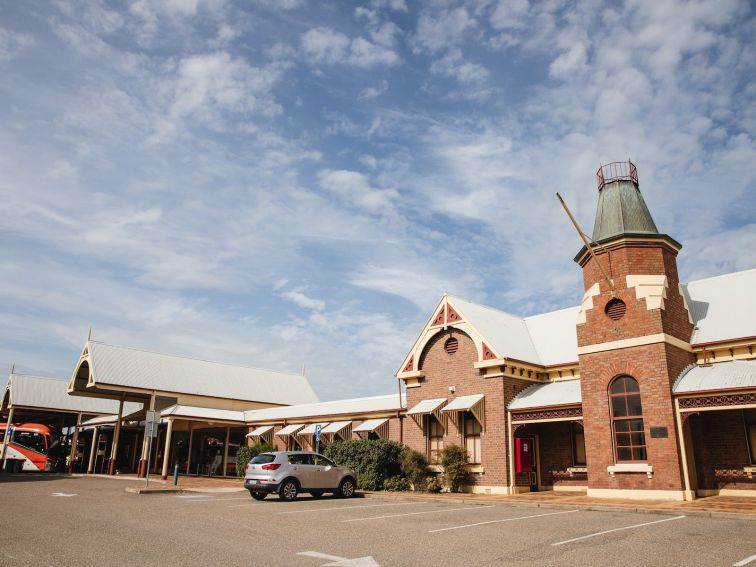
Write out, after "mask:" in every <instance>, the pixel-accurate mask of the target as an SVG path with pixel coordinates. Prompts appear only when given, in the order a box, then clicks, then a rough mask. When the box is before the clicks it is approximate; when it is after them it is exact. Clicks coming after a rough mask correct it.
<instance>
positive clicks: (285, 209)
mask: <svg viewBox="0 0 756 567" xmlns="http://www.w3.org/2000/svg"><path fill="white" fill-rule="evenodd" d="M754 24H755V22H754V10H753V7H752V6H751V5H750V4H749V3H748V2H738V1H735V0H720V1H718V2H685V3H682V2H674V1H669V2H659V1H658V0H654V1H645V0H632V1H628V2H609V3H606V2H597V1H590V0H588V1H581V2H567V1H563V0H546V1H543V2H530V3H529V2H528V0H508V1H502V2H495V1H490V0H488V1H484V0H479V1H471V2H464V3H460V2H451V1H450V2H446V1H437V2H427V3H414V2H404V1H402V0H374V1H371V2H364V3H357V2H328V1H319V2H306V1H304V0H278V1H274V0H258V1H248V2H238V3H234V2H230V1H223V0H207V1H205V0H186V1H181V0H162V1H158V0H155V1H150V0H137V1H133V2H109V3H104V2H97V1H91V2H75V1H71V2H64V1H59V2H49V3H48V2H36V1H33V0H30V1H27V2H11V1H7V2H0V77H1V80H0V121H1V123H2V124H3V128H2V129H0V243H1V246H0V268H2V274H3V277H2V278H0V371H2V372H3V373H4V374H7V370H8V369H9V367H10V364H11V363H12V362H14V361H15V363H16V365H17V367H18V368H19V369H21V370H23V371H27V372H36V373H40V374H44V375H51V376H59V377H63V378H67V377H68V376H69V375H70V373H71V371H72V369H73V367H74V364H75V362H76V359H77V357H78V355H79V352H80V349H81V347H82V345H83V343H84V341H85V339H86V335H87V329H88V328H89V327H90V326H91V327H93V336H94V338H95V339H97V340H102V341H105V342H110V343H113V344H123V345H129V346H136V347H143V348H147V349H151V350H158V351H162V352H170V353H177V354H186V355H190V356H196V357H201V358H208V359H213V360H222V361H228V362H235V363H240V364H247V365H253V366H261V367H267V368H274V369H279V370H289V371H299V370H300V368H301V367H302V365H303V364H304V365H306V369H307V375H308V376H309V378H310V380H311V382H312V384H313V386H314V388H315V390H316V392H317V393H318V395H319V396H320V397H321V399H335V398H339V397H350V396H359V395H370V394H380V393H387V392H392V391H395V381H394V378H393V374H394V372H395V371H396V368H397V366H398V365H399V364H400V363H401V360H402V359H403V357H404V355H405V354H406V352H407V351H408V350H409V348H410V347H411V344H412V342H413V341H414V338H415V336H416V334H417V333H418V332H419V331H420V330H421V328H422V327H423V325H424V324H425V322H426V320H427V318H428V317H429V316H430V311H431V310H432V308H433V307H434V305H435V304H436V302H437V301H438V300H439V299H440V297H441V295H442V294H443V293H444V292H449V293H454V294H458V295H462V296H465V297H468V298H470V299H473V300H477V301H481V302H484V303H487V304H490V305H494V306H496V307H498V308H501V309H504V310H507V311H510V312H513V313H517V314H521V315H528V314H533V313H539V312H544V311H548V310H552V309H558V308H562V307H566V306H571V305H575V304H577V303H578V302H579V300H580V297H581V296H582V282H581V274H580V271H579V269H578V267H577V266H576V265H575V264H574V263H573V261H572V258H573V256H574V254H575V253H576V252H577V251H578V249H579V248H580V244H581V243H580V242H579V241H578V239H577V236H576V235H575V233H574V231H573V229H572V227H571V226H570V224H569V222H568V220H567V219H566V217H565V216H564V214H563V212H562V211H561V209H560V208H559V205H558V203H557V201H556V199H555V198H554V192H555V191H557V190H558V191H560V192H561V193H562V195H563V196H564V197H565V198H566V199H567V201H568V203H569V204H570V205H571V207H572V208H573V210H574V212H575V213H576V215H577V217H578V219H579V221H580V222H581V223H582V224H583V226H584V228H585V229H586V230H589V229H590V228H592V221H593V214H594V211H595V205H596V188H595V181H594V175H595V170H596V169H597V167H598V165H599V163H601V162H604V163H606V162H608V161H614V160H621V159H626V158H628V157H631V158H632V159H633V161H635V162H636V163H637V165H638V170H639V176H640V186H641V191H642V192H643V194H644V196H645V198H646V201H647V203H648V204H649V207H650V209H651V212H652V214H653V216H654V218H655V220H656V223H657V225H658V226H659V228H660V230H662V231H663V232H666V233H668V234H670V235H671V236H673V237H674V238H676V239H678V240H680V241H681V242H682V243H683V244H684V248H683V251H682V253H681V256H680V271H681V277H682V279H683V280H684V281H687V280H691V279H697V278H701V277H707V276H713V275H718V274H722V273H726V272H731V271H736V270H742V269H748V268H753V267H756V230H755V229H756V214H755V212H754V211H756V207H755V206H754V203H756V199H755V197H756V179H755V178H756V144H755V143H754V136H755V135H756V104H754V103H755V102H756V82H755V81H754V79H753V77H755V76H756V69H755V67H756V53H755V49H754V36H753V30H754V29H756V26H754Z"/></svg>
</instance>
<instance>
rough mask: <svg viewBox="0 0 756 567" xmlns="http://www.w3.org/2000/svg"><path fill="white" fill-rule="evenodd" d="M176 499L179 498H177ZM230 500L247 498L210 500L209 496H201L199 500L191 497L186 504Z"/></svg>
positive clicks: (244, 498)
mask: <svg viewBox="0 0 756 567" xmlns="http://www.w3.org/2000/svg"><path fill="white" fill-rule="evenodd" d="M176 498H179V496H177V497H176ZM231 500H249V496H244V497H242V498H211V497H209V496H202V497H200V498H196V497H193V498H191V499H187V500H186V503H187V504H190V503H191V504H195V503H197V502H229V501H231Z"/></svg>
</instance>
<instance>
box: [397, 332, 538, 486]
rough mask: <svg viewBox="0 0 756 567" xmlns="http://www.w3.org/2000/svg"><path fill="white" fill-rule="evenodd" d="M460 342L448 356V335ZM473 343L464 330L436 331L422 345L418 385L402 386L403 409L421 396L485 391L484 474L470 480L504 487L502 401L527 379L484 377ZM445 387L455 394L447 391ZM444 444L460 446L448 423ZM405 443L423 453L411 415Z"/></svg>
mask: <svg viewBox="0 0 756 567" xmlns="http://www.w3.org/2000/svg"><path fill="white" fill-rule="evenodd" d="M452 334H453V335H454V336H455V337H456V338H457V340H458V341H459V348H458V350H457V352H456V353H455V354H453V355H449V354H447V353H446V351H445V350H444V342H446V339H448V338H449V336H450V335H452ZM477 358H478V357H477V351H476V349H475V345H474V343H473V341H472V339H470V337H469V336H467V335H466V334H465V333H463V332H461V331H459V330H457V329H453V328H450V329H449V330H447V331H443V332H441V333H439V334H438V335H436V336H435V337H434V338H433V339H431V341H430V342H429V343H428V344H427V345H426V347H425V349H424V351H423V353H422V356H421V358H420V369H421V370H422V371H423V373H424V374H425V378H424V380H423V381H422V382H421V385H420V386H418V387H415V388H408V389H407V407H408V408H411V407H412V406H414V405H416V404H417V403H419V402H420V401H422V400H426V399H432V398H447V399H448V400H452V399H453V398H455V397H457V396H466V395H472V394H484V395H485V413H486V421H485V429H484V431H483V433H482V435H481V465H482V466H483V469H484V473H483V474H480V475H474V478H473V482H474V484H479V485H486V486H506V485H507V484H508V481H507V462H508V461H507V424H506V404H507V403H509V401H511V399H512V397H514V395H515V394H516V393H518V392H520V391H521V390H522V389H524V388H525V387H527V386H529V385H530V384H531V382H527V381H524V380H516V379H513V378H484V377H483V376H479V375H478V371H477V369H476V368H474V366H473V365H474V363H475V362H476V361H477ZM449 386H454V387H455V392H454V393H453V394H452V393H450V392H449ZM447 423H448V426H447V430H446V435H445V437H444V443H445V444H446V445H449V444H452V443H454V444H457V445H461V444H462V438H461V436H460V432H459V431H458V430H457V428H456V427H455V426H454V424H453V423H452V422H451V420H448V421H447ZM404 442H405V444H406V445H409V446H410V447H412V448H413V449H415V450H416V451H420V452H423V453H425V452H426V439H425V436H424V435H423V431H422V430H421V429H420V427H419V426H418V425H417V424H416V423H415V421H414V420H413V419H411V418H407V419H406V420H405V422H404Z"/></svg>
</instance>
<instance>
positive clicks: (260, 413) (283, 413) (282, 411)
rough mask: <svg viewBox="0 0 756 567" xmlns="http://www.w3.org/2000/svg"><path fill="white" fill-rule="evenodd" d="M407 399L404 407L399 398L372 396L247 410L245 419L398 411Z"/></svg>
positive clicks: (273, 419) (268, 419)
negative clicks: (400, 404)
mask: <svg viewBox="0 0 756 567" xmlns="http://www.w3.org/2000/svg"><path fill="white" fill-rule="evenodd" d="M405 404H406V398H405V397H404V396H402V407H401V408H400V406H399V396H398V395H397V394H389V395H387V396H371V397H369V398H353V399H348V400H335V401H332V402H318V403H316V404H299V405H295V406H287V407H280V408H265V409H259V410H247V411H245V412H244V418H245V419H246V420H247V421H248V422H255V421H277V420H284V419H296V418H306V417H319V416H337V415H347V414H360V413H371V412H376V411H396V410H398V409H403V408H404V407H406V405H405Z"/></svg>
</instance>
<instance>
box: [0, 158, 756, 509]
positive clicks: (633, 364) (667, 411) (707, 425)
mask: <svg viewBox="0 0 756 567" xmlns="http://www.w3.org/2000/svg"><path fill="white" fill-rule="evenodd" d="M597 186H598V205H597V212H596V218H595V223H594V229H593V234H592V237H590V240H591V242H589V241H588V238H589V237H587V236H586V235H583V236H584V242H585V246H583V248H582V249H581V250H579V251H578V253H577V255H576V256H575V262H576V263H577V264H578V266H579V267H580V269H581V270H582V272H583V283H584V295H583V299H582V302H581V304H580V305H578V306H575V307H572V308H568V309H562V310H558V311H553V312H549V313H543V314H539V315H533V316H529V317H519V316H516V315H512V314H509V313H506V312H504V311H501V310H498V309H496V308H494V307H490V306H486V305H480V304H478V303H474V302H471V301H468V300H466V299H463V298H460V297H456V296H452V295H443V296H442V297H441V299H440V301H439V303H438V304H437V306H436V308H435V309H434V310H433V311H432V312H431V314H430V315H429V319H428V321H427V323H426V324H425V326H424V327H423V328H422V330H421V331H420V333H419V334H418V336H417V339H416V340H415V342H414V343H413V344H412V345H411V347H410V349H409V352H407V353H406V355H405V357H404V359H403V361H402V363H401V365H400V367H399V370H398V372H397V373H396V377H397V379H398V380H399V381H400V384H402V385H403V386H404V392H406V393H403V391H402V388H400V389H399V393H398V394H396V395H393V394H392V395H387V396H374V397H369V398H357V399H350V400H338V401H332V402H318V400H317V398H316V397H315V394H314V393H313V390H312V388H311V387H310V385H309V383H308V382H307V379H306V378H305V377H304V376H300V375H295V374H284V373H278V372H271V371H266V370H260V369H254V368H246V367H239V366H232V365H227V364H221V363H214V362H207V361H202V360H194V359H189V358H183V357H176V356H170V355H165V354H157V353H151V352H145V351H141V350H136V349H130V348H125V347H115V346H112V345H106V344H104V343H99V342H96V341H87V343H86V344H85V346H84V349H83V351H82V354H81V357H80V360H79V363H78V364H77V366H76V368H75V370H74V373H73V376H72V378H71V381H70V383H69V386H68V393H69V395H70V396H71V397H76V396H84V397H95V398H103V399H105V400H110V401H111V402H112V401H115V402H117V403H118V404H119V408H118V411H117V412H113V414H112V415H109V416H95V417H92V418H91V419H89V420H88V421H84V422H80V423H79V424H78V427H77V430H78V429H81V430H82V431H90V430H91V431H94V434H93V435H92V438H91V444H92V446H93V447H95V446H99V441H96V440H97V439H101V437H102V436H103V435H104V438H105V440H106V443H105V444H106V446H107V454H108V455H110V457H109V460H108V466H107V470H108V472H109V473H110V474H114V473H115V472H118V471H121V472H131V471H137V472H138V473H139V474H144V473H145V472H146V470H147V463H148V462H150V463H151V464H152V471H153V472H156V473H158V472H160V473H162V475H163V477H165V476H166V475H167V474H168V471H172V470H173V468H174V467H175V466H176V465H178V467H179V471H180V472H181V473H184V474H198V475H219V476H233V475H234V474H235V472H234V469H235V458H234V457H235V452H236V450H237V449H238V447H239V446H240V445H242V444H244V443H253V442H256V441H267V442H270V443H273V444H274V446H275V447H276V448H277V449H280V450H283V449H314V448H315V447H316V442H315V440H314V437H315V431H316V429H317V427H318V426H320V431H321V445H322V444H323V443H329V442H333V441H335V440H339V439H352V438H370V439H378V438H384V439H391V440H395V441H398V442H400V443H404V444H406V445H408V446H409V447H412V448H413V449H415V450H418V451H420V452H423V453H425V454H426V455H427V457H428V460H429V462H430V463H431V467H432V468H433V469H435V470H437V471H439V472H440V471H441V468H440V466H439V458H440V453H441V451H442V450H443V448H444V447H445V446H447V445H449V444H452V443H453V444H458V445H461V446H464V447H465V448H466V449H467V453H468V456H469V464H468V468H469V472H470V476H471V484H470V485H469V486H468V487H466V488H467V490H470V491H474V492H482V493H508V494H512V493H517V492H523V491H535V490H573V491H576V490H580V491H587V494H588V495H589V496H597V497H625V498H638V499H643V498H649V499H671V500H682V499H693V498H695V497H696V496H697V495H698V496H706V495H714V494H736V495H742V496H756V354H754V348H755V347H756V270H749V271H743V272H737V273H732V274H727V275H724V276H718V277H714V278H707V279H703V280H698V281H693V282H688V283H681V282H680V281H679V278H678V273H677V263H676V258H677V254H678V253H679V252H680V250H681V249H682V245H681V244H680V243H679V242H677V241H676V240H674V239H673V238H672V237H671V236H669V235H666V234H663V233H660V232H659V230H658V229H657V227H656V224H655V223H654V220H653V218H652V216H651V213H650V211H649V210H648V207H647V206H646V203H645V201H644V199H643V197H642V195H641V193H640V189H639V183H638V175H637V170H636V168H635V165H634V164H632V163H630V162H626V163H614V164H609V165H607V166H602V167H601V168H600V169H599V171H598V172H597ZM128 403H134V404H140V407H139V408H138V409H136V410H134V411H131V413H129V411H130V410H128V411H127V410H126V406H125V404H128ZM4 407H5V406H4ZM147 410H159V411H160V412H161V416H162V425H161V427H160V430H159V432H158V438H157V439H156V440H155V442H154V443H153V444H152V453H150V452H149V447H150V444H149V443H148V439H147V437H146V436H145V435H144V432H145V422H144V417H145V412H146V411H147ZM121 435H122V436H123V439H121V440H119V436H121ZM91 452H92V451H91V450H90V454H91ZM87 470H88V471H89V472H91V466H90V467H89V468H88V469H87Z"/></svg>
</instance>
